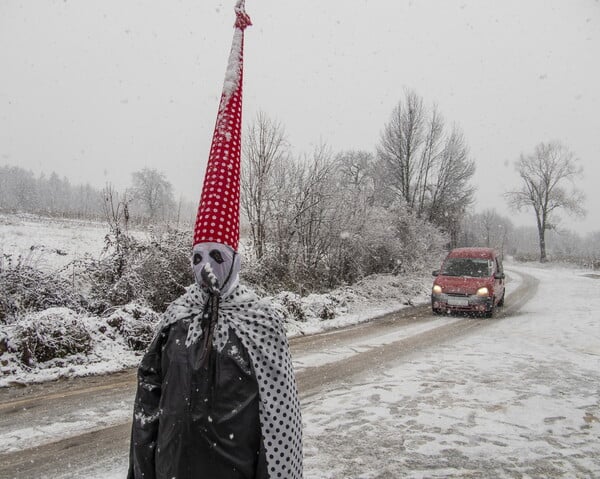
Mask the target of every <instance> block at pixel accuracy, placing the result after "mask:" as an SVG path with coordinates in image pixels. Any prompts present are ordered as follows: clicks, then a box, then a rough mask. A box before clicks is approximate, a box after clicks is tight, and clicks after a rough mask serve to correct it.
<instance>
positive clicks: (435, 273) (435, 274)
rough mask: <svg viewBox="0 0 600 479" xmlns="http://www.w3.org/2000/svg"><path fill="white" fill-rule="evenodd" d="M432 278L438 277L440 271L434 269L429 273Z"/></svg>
mask: <svg viewBox="0 0 600 479" xmlns="http://www.w3.org/2000/svg"><path fill="white" fill-rule="evenodd" d="M431 275H432V276H439V275H440V270H439V269H436V270H435V271H434V272H432V273H431Z"/></svg>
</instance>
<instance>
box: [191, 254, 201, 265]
mask: <svg viewBox="0 0 600 479" xmlns="http://www.w3.org/2000/svg"><path fill="white" fill-rule="evenodd" d="M192 261H193V262H194V264H198V263H199V262H200V261H202V255H201V254H200V253H194V257H193V258H192Z"/></svg>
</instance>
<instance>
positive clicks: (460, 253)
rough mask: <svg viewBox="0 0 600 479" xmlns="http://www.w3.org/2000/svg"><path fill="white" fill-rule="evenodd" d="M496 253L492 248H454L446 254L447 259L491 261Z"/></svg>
mask: <svg viewBox="0 0 600 479" xmlns="http://www.w3.org/2000/svg"><path fill="white" fill-rule="evenodd" d="M495 257H496V252H495V251H494V249H493V248H456V249H453V250H452V251H450V253H448V256H447V258H487V259H493V258H495Z"/></svg>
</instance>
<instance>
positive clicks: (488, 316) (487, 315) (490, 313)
mask: <svg viewBox="0 0 600 479" xmlns="http://www.w3.org/2000/svg"><path fill="white" fill-rule="evenodd" d="M494 310H495V308H494V302H492V305H491V306H490V310H489V311H486V312H485V313H483V316H484V317H485V318H491V317H493V316H494Z"/></svg>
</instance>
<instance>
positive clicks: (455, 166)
mask: <svg viewBox="0 0 600 479" xmlns="http://www.w3.org/2000/svg"><path fill="white" fill-rule="evenodd" d="M377 155H378V159H379V163H380V165H381V168H380V170H381V171H380V173H381V178H380V183H381V185H383V186H384V188H385V189H387V190H390V191H391V192H392V193H393V194H392V195H386V194H383V195H382V197H383V198H384V203H387V204H388V205H389V204H391V203H394V201H395V200H396V199H398V198H400V199H401V200H402V201H403V202H404V203H405V204H406V206H407V207H408V209H409V210H410V211H411V212H412V213H414V214H416V215H417V217H418V218H425V219H427V220H429V221H431V222H432V223H434V224H435V225H437V226H440V227H442V228H444V229H445V230H446V231H448V232H449V233H450V236H451V238H452V242H453V243H455V242H456V240H457V235H458V228H459V225H460V224H461V219H462V217H463V215H464V214H465V211H466V209H467V207H468V206H469V205H470V204H471V202H472V200H473V194H474V188H473V187H472V186H470V185H469V182H470V181H471V178H472V176H473V174H474V173H475V163H474V162H473V161H472V160H471V159H469V149H468V146H467V143H466V141H465V138H464V136H463V134H462V133H461V131H460V129H459V128H458V127H457V126H453V127H452V129H451V130H450V131H446V128H445V123H444V120H443V118H442V116H441V114H440V113H439V111H438V110H437V108H436V107H435V106H434V107H433V108H432V109H431V111H430V112H429V111H428V110H427V109H426V108H425V107H424V106H423V100H422V99H421V98H420V97H419V96H418V95H417V94H416V93H415V92H414V91H407V92H406V93H405V98H404V100H403V101H401V102H400V103H399V104H398V105H397V106H396V108H395V109H394V111H393V113H392V117H391V119H390V122H389V123H388V124H387V125H385V127H384V130H383V133H382V135H381V142H380V145H379V147H378V150H377ZM394 196H395V198H394Z"/></svg>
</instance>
